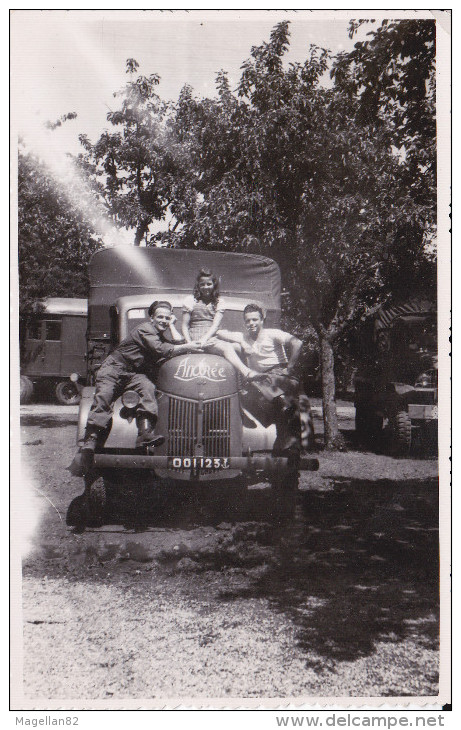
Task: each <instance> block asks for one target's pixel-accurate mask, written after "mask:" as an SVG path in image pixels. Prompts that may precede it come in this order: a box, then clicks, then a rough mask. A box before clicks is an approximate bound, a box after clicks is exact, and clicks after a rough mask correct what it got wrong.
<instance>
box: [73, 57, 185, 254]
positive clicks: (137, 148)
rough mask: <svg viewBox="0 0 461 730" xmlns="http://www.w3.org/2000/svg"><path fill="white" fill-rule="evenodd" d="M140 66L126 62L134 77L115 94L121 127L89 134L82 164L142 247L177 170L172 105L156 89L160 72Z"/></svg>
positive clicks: (111, 117)
mask: <svg viewBox="0 0 461 730" xmlns="http://www.w3.org/2000/svg"><path fill="white" fill-rule="evenodd" d="M138 67H139V64H138V63H137V61H135V60H134V59H132V58H130V59H128V60H127V63H126V72H127V74H129V75H130V79H129V81H128V82H127V83H126V84H125V86H124V88H123V89H122V90H121V91H120V92H116V93H115V94H114V97H116V98H120V99H121V105H120V108H119V109H118V110H116V111H110V112H109V113H108V115H107V119H108V121H109V122H110V123H111V125H113V127H115V128H116V129H117V131H114V132H112V133H111V132H108V131H105V132H103V134H102V135H101V136H100V138H99V139H98V141H97V142H96V143H95V144H91V142H90V140H89V139H88V138H87V137H86V136H85V135H80V141H81V143H82V145H83V147H84V149H85V152H84V153H83V154H81V155H79V164H80V166H81V168H82V169H83V170H84V171H85V173H86V175H87V176H88V178H89V180H90V181H91V182H92V184H93V187H94V191H95V194H96V196H97V198H98V200H99V201H100V202H101V203H102V204H103V206H104V208H105V211H106V214H107V215H108V216H109V217H110V219H112V220H113V221H114V223H115V224H116V225H117V226H123V227H125V228H127V229H130V228H133V229H134V230H135V234H134V243H135V245H137V246H139V245H140V243H141V241H142V240H143V238H144V237H145V236H146V234H147V233H148V231H149V226H150V224H151V223H152V222H153V221H154V220H162V219H163V218H164V217H165V214H166V213H167V211H168V209H169V206H171V205H172V203H173V201H172V198H171V194H170V190H171V185H172V182H173V173H174V172H175V170H176V164H175V159H174V150H172V149H171V146H170V145H169V143H168V140H167V138H166V134H167V130H166V126H165V121H166V115H167V110H168V106H167V105H166V104H165V103H164V102H162V101H161V99H160V97H159V96H158V95H157V93H156V91H155V90H156V87H157V85H158V84H159V82H160V77H159V76H158V75H157V74H150V75H149V76H138V77H136V78H135V73H136V71H137V69H138Z"/></svg>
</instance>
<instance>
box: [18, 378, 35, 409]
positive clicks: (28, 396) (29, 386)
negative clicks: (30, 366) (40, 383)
mask: <svg viewBox="0 0 461 730" xmlns="http://www.w3.org/2000/svg"><path fill="white" fill-rule="evenodd" d="M33 393H34V384H33V382H32V380H31V379H30V378H28V377H27V375H21V382H20V392H19V402H20V403H21V405H25V404H26V403H30V401H31V400H32V395H33Z"/></svg>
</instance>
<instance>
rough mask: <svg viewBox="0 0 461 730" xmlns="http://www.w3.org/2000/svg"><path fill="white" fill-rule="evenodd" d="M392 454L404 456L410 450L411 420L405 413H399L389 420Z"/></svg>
mask: <svg viewBox="0 0 461 730" xmlns="http://www.w3.org/2000/svg"><path fill="white" fill-rule="evenodd" d="M391 435H392V441H391V444H392V453H393V454H395V455H396V456H406V454H409V453H410V449H411V418H410V416H409V415H408V413H407V412H406V411H399V412H398V413H396V414H395V416H393V418H392V420H391Z"/></svg>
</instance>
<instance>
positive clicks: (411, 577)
mask: <svg viewBox="0 0 461 730" xmlns="http://www.w3.org/2000/svg"><path fill="white" fill-rule="evenodd" d="M120 499H122V498H121V497H120V495H119V500H120ZM149 500H150V506H149ZM122 502H123V499H122ZM122 502H120V501H119V503H118V505H117V503H113V504H112V508H113V509H114V510H115V511H114V512H113V514H112V519H114V522H117V520H120V512H118V510H119V508H120V507H121V505H122ZM129 504H130V500H129V499H128V501H127V497H126V495H125V502H124V509H123V510H122V512H123V514H122V519H123V521H124V524H125V527H126V528H128V529H132V530H134V532H135V533H136V532H139V533H140V536H141V535H142V537H143V538H144V540H143V541H142V542H137V538H138V535H136V534H135V535H133V534H132V535H131V538H132V539H131V541H130V543H129V546H128V553H129V554H128V558H127V551H126V552H125V554H124V556H123V555H122V558H123V559H124V560H125V561H126V560H127V559H132V560H133V559H134V560H138V562H142V561H143V560H144V561H147V562H148V561H149V560H150V561H154V562H156V563H157V565H158V566H159V567H160V568H163V569H165V570H167V571H168V572H169V574H171V573H187V574H189V578H192V577H193V575H194V574H196V575H197V574H206V573H207V571H214V572H218V573H220V574H221V575H222V576H223V580H222V581H221V583H220V589H219V591H218V596H217V597H218V600H219V601H222V602H230V601H235V600H239V599H241V598H258V599H261V598H262V599H266V600H268V601H269V602H270V605H271V608H272V610H275V611H281V612H283V613H284V614H287V615H289V617H290V619H291V620H292V622H293V623H294V625H295V626H296V627H297V643H298V645H299V646H301V647H302V648H304V649H305V650H306V656H308V655H309V657H311V659H310V660H309V662H310V664H309V666H313V667H316V668H320V665H321V666H322V667H323V668H328V667H329V666H331V667H333V666H334V663H335V662H337V661H348V660H355V659H357V658H359V657H361V656H367V655H370V654H371V653H372V652H373V651H374V648H375V643H376V642H377V641H380V642H394V643H395V642H400V641H402V640H403V639H405V638H411V637H412V638H413V639H414V640H415V641H416V642H417V643H418V645H419V646H420V647H422V648H429V649H436V648H437V646H438V576H439V570H438V483H437V480H436V479H426V480H416V479H407V480H402V481H391V480H384V479H383V480H375V481H369V480H356V479H354V480H350V479H345V478H335V479H334V480H333V482H330V488H329V489H328V490H322V491H320V490H310V491H307V492H301V493H299V494H298V497H297V500H296V502H295V503H294V504H293V512H292V514H289V511H287V510H281V509H280V507H281V505H280V503H278V502H277V500H275V499H274V497H273V495H272V494H271V490H269V489H255V490H250V491H249V492H248V493H247V495H246V496H244V495H243V494H241V495H240V498H239V499H236V495H235V494H230V493H228V494H225V493H224V494H222V493H221V496H220V498H219V499H218V498H214V499H213V500H210V498H209V495H208V498H205V497H204V496H203V495H199V494H197V493H196V494H195V495H190V494H189V495H187V494H183V495H182V496H179V495H178V494H176V495H170V496H169V497H168V496H165V495H164V496H163V503H160V502H159V501H157V502H156V503H155V501H154V502H152V495H151V494H148V493H145V494H144V495H143V496H142V497H141V498H140V499H137V500H135V502H133V501H131V508H130V507H129V506H128V505H129ZM130 509H131V513H130ZM117 512H118V514H117ZM141 514H142V519H141V517H140V515H141ZM159 515H161V517H160V516H159ZM204 526H206V527H207V528H209V527H212V528H214V530H213V532H212V533H208V534H207V537H206V538H204V537H203V534H202V533H203V530H202V533H201V536H199V537H198V538H194V537H193V535H194V531H195V533H197V532H198V533H200V528H203V527H204ZM159 527H160V528H162V527H163V528H168V527H172V528H173V527H174V530H175V532H177V534H178V535H179V537H178V540H177V541H176V542H177V543H178V544H175V541H173V543H170V545H169V546H165V547H164V548H163V549H160V550H159V551H158V552H157V553H156V554H155V555H152V554H151V553H149V549H148V548H146V546H148V545H149V534H152V533H149V530H152V529H153V528H154V532H155V530H156V529H158V528H159ZM109 529H110V528H109ZM185 530H186V531H187V532H184V531H185ZM210 535H211V536H210ZM181 536H182V537H181ZM92 550H94V548H92ZM136 551H138V552H139V555H138V557H137V558H136V557H135V556H136ZM113 557H114V554H110V553H107V554H105V555H102V556H101V555H99V558H98V559H99V560H102V561H103V562H104V561H106V560H111V559H112V558H113ZM111 570H112V568H111ZM229 570H231V571H233V573H234V574H235V572H236V571H237V573H238V572H240V573H241V576H242V580H241V581H237V582H235V581H232V582H226V580H225V575H226V571H229ZM112 574H113V573H112ZM230 586H232V587H230ZM315 655H317V657H319V658H318V659H315V658H312V657H315ZM316 662H319V665H318V666H317V664H316Z"/></svg>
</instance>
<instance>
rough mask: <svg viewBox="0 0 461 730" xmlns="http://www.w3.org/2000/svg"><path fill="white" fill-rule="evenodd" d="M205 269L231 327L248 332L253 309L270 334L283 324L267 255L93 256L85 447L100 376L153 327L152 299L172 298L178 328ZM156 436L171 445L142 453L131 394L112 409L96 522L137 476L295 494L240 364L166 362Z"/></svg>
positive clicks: (94, 507)
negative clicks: (139, 332) (119, 483)
mask: <svg viewBox="0 0 461 730" xmlns="http://www.w3.org/2000/svg"><path fill="white" fill-rule="evenodd" d="M203 267H206V268H208V269H211V270H212V271H214V272H216V273H217V274H218V276H220V288H221V296H222V297H223V299H224V300H225V304H226V308H225V313H224V318H223V322H222V327H223V328H225V329H229V330H237V331H241V330H242V329H243V309H244V307H245V305H246V304H248V302H249V301H252V302H256V303H258V304H260V305H261V306H262V307H264V309H265V311H267V320H268V322H269V326H277V325H278V324H279V319H280V272H279V269H278V266H277V265H276V264H275V262H274V261H272V260H270V259H267V258H265V257H261V256H250V255H247V254H230V253H217V252H205V251H179V250H175V249H155V248H145V249H139V248H136V249H135V248H133V249H131V247H123V248H122V249H120V248H114V249H106V250H104V251H100V252H98V253H96V254H94V256H93V258H92V260H91V262H90V268H89V273H90V298H89V339H88V363H89V382H90V383H91V384H90V385H89V386H88V387H86V388H84V390H83V394H82V400H81V403H80V410H79V423H78V435H77V441H78V443H79V444H81V443H82V442H83V439H84V434H85V427H86V422H87V418H88V413H89V410H90V407H91V404H92V401H93V395H94V386H93V384H92V383H93V382H94V378H95V374H96V372H97V369H98V367H99V365H100V363H101V362H102V360H103V359H104V358H105V357H106V355H107V354H108V353H110V351H111V350H112V349H113V348H114V347H115V346H116V345H117V343H118V342H120V341H121V340H122V339H124V337H126V335H127V334H128V333H129V331H130V330H131V329H132V328H133V327H136V326H137V325H139V324H140V323H141V322H143V321H145V320H148V319H149V317H148V308H149V306H150V304H151V303H152V301H153V300H155V299H162V300H167V301H169V302H170V304H171V305H172V307H173V312H174V314H175V315H176V317H177V319H178V321H179V323H180V322H181V316H182V307H183V302H184V299H185V297H186V296H187V295H188V294H190V292H191V291H192V288H193V284H194V280H195V276H196V274H197V272H198V271H199V270H200V269H201V268H203ZM155 385H156V391H157V401H158V409H159V413H158V422H157V431H158V433H161V434H162V435H164V436H165V442H164V443H163V444H162V445H160V446H157V447H156V448H155V449H152V448H149V447H143V448H142V449H137V448H136V436H137V428H136V423H135V412H136V394H135V393H134V392H133V391H130V392H128V393H123V394H122V395H121V396H120V398H118V399H117V400H116V402H115V403H114V404H113V415H112V422H111V426H110V429H109V431H108V433H107V436H106V438H105V440H104V443H103V444H101V446H100V447H98V449H97V451H96V453H95V457H94V469H93V473H91V474H90V475H86V476H85V487H86V489H85V493H86V495H87V503H88V509H89V511H90V513H91V515H92V519H96V521H98V520H99V521H100V520H102V519H103V514H104V509H105V503H106V497H107V490H108V489H111V488H112V487H113V481H114V474H115V475H116V474H117V472H119V475H121V474H122V473H123V474H127V473H128V472H129V473H130V475H131V476H132V475H133V474H134V473H137V475H138V477H137V478H138V481H145V480H147V479H149V480H152V481H153V482H155V484H156V485H158V486H159V488H161V485H162V482H168V483H169V484H171V483H177V484H179V483H181V482H182V483H184V482H187V483H188V485H198V484H201V483H207V484H210V486H211V484H212V483H217V482H224V481H226V482H227V483H230V481H231V480H233V481H237V482H239V483H241V484H250V483H252V482H260V481H261V480H263V479H268V480H269V481H271V483H272V484H274V485H278V486H279V487H280V486H281V485H284V486H285V487H286V488H287V489H291V490H293V489H294V488H296V487H297V474H296V478H295V482H296V483H294V477H293V474H292V471H289V470H288V459H287V458H283V457H278V458H274V457H272V455H271V449H272V445H273V443H274V440H275V437H276V430H275V426H274V425H272V424H271V425H269V426H264V425H263V424H262V423H261V422H260V421H259V420H258V418H257V416H256V415H255V414H254V413H251V412H249V410H248V409H247V408H245V405H244V401H245V399H244V395H245V386H244V384H243V382H242V380H241V378H240V376H239V375H238V373H237V372H236V371H235V370H234V368H233V366H232V365H231V364H230V363H229V362H228V361H227V360H226V359H224V358H223V357H221V356H219V355H214V354H210V353H206V352H203V353H194V354H186V355H180V356H176V357H173V358H171V359H170V360H168V361H166V362H165V363H163V365H162V366H161V367H160V369H159V371H158V374H157V376H156V382H155ZM299 467H300V468H303V469H308V470H309V469H311V470H314V469H316V468H318V461H317V460H316V459H313V458H309V457H307V456H303V457H302V459H301V462H300V464H299Z"/></svg>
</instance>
